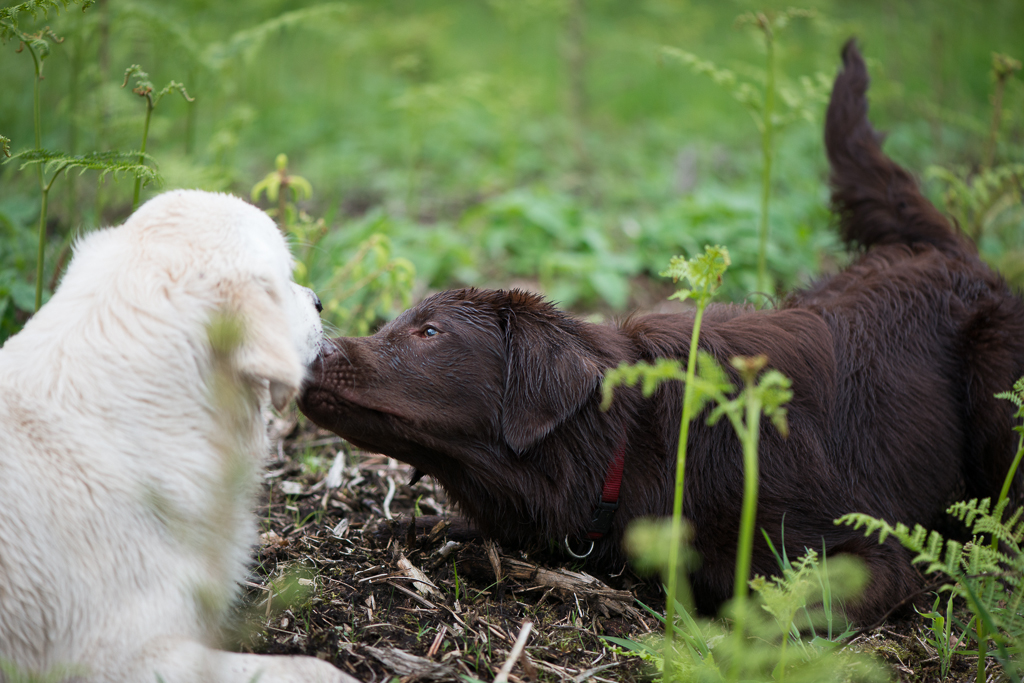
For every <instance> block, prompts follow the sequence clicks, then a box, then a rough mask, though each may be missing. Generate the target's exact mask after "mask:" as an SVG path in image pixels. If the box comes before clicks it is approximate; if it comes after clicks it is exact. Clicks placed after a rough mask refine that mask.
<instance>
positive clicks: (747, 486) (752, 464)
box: [733, 383, 761, 641]
mask: <svg viewBox="0 0 1024 683" xmlns="http://www.w3.org/2000/svg"><path fill="white" fill-rule="evenodd" d="M744 391H745V392H746V394H747V397H746V404H747V414H746V425H745V426H744V425H737V430H736V431H737V433H738V434H740V435H741V437H742V441H743V512H742V517H741V518H740V537H739V543H738V545H737V549H736V576H735V581H734V583H733V605H734V609H735V614H734V617H733V618H734V622H733V632H734V635H735V637H736V639H737V641H740V640H742V639H743V627H744V622H745V620H746V609H747V593H748V586H747V583H748V582H749V580H750V558H751V555H752V553H753V546H754V522H755V519H756V515H757V486H758V461H757V451H758V441H759V439H760V435H761V400H760V399H759V398H758V396H757V394H756V393H755V392H754V386H753V384H752V383H748V384H747V387H746V389H744Z"/></svg>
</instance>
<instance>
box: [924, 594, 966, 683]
mask: <svg viewBox="0 0 1024 683" xmlns="http://www.w3.org/2000/svg"><path fill="white" fill-rule="evenodd" d="M955 599H956V595H954V594H952V593H950V594H949V597H948V598H947V600H946V611H945V613H944V614H943V613H941V612H939V604H940V603H941V602H942V596H941V595H939V594H936V595H935V602H934V603H932V609H931V611H929V612H918V614H920V615H921V616H922V617H924V618H925V619H928V620H929V621H930V626H929V630H930V631H931V636H926V637H925V640H926V642H927V643H928V644H929V645H931V646H932V647H934V648H935V652H936V653H937V655H938V658H939V677H940V678H941V679H942V680H946V676H948V675H949V669H950V666H951V665H952V663H953V655H971V654H973V653H972V651H971V650H966V649H964V650H960V649H958V648H959V647H960V646H961V644H963V643H964V642H965V640H966V639H967V637H968V636H969V635H970V633H971V626H972V624H973V623H974V621H973V619H972V620H971V621H970V622H968V623H967V624H964V623H963V622H961V621H960V620H959V619H957V617H956V615H955V614H953V602H954V601H955ZM954 626H955V627H956V628H957V630H958V631H959V632H960V635H959V636H957V637H956V638H955V639H954V638H953V627H954Z"/></svg>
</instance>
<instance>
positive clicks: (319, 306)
mask: <svg viewBox="0 0 1024 683" xmlns="http://www.w3.org/2000/svg"><path fill="white" fill-rule="evenodd" d="M305 289H306V291H307V292H309V295H310V296H311V297H313V305H314V306H316V312H317V313H323V312H324V305H323V304H322V303H320V297H318V296H317V295H316V292H314V291H313V290H312V289H310V288H309V287H306V288H305Z"/></svg>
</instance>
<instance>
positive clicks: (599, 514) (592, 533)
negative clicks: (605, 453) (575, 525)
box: [587, 440, 626, 541]
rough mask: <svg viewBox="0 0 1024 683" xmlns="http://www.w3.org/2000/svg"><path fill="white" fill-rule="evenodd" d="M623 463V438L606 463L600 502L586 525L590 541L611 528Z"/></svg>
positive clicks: (624, 454) (624, 448) (624, 443)
mask: <svg viewBox="0 0 1024 683" xmlns="http://www.w3.org/2000/svg"><path fill="white" fill-rule="evenodd" d="M625 464H626V442H625V440H623V442H622V444H621V445H620V446H619V448H618V450H616V451H615V455H614V456H613V457H612V460H611V462H610V463H608V473H607V474H606V475H605V477H604V488H603V489H602V490H601V502H599V503H598V504H597V507H595V508H594V514H593V515H591V518H590V523H589V524H588V525H587V538H588V539H590V540H591V541H597V540H600V539H601V538H602V537H604V535H605V534H607V533H608V531H609V530H611V528H612V518H613V517H614V516H615V511H616V510H617V509H618V508H619V487H620V486H622V468H623V466H624V465H625Z"/></svg>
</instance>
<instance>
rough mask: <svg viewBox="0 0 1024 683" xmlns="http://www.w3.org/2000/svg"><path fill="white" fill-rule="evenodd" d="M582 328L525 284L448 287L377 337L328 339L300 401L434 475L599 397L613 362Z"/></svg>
mask: <svg viewBox="0 0 1024 683" xmlns="http://www.w3.org/2000/svg"><path fill="white" fill-rule="evenodd" d="M581 327H584V325H582V324H581V323H579V322H578V321H575V320H573V319H571V318H569V317H567V316H565V315H564V314H562V313H560V312H559V311H558V310H557V309H556V308H555V307H554V306H552V305H550V304H549V303H547V302H545V301H544V300H543V299H541V298H540V297H538V296H536V295H533V294H529V293H526V292H522V291H518V290H512V291H495V290H478V289H463V290H454V291H447V292H441V293H439V294H435V295H434V296H432V297H430V298H428V299H426V300H425V301H423V302H422V303H420V304H419V305H418V306H416V307H414V308H412V309H410V310H408V311H406V312H405V313H403V314H402V315H401V316H399V317H398V318H396V319H395V320H394V321H392V322H391V323H389V324H388V325H386V326H385V327H383V328H382V329H381V330H380V331H379V332H377V333H376V334H375V335H373V336H372V337H362V338H338V339H332V340H327V341H326V342H325V343H324V347H323V354H322V356H323V357H322V359H321V361H320V362H319V363H317V364H314V367H313V368H312V378H311V380H310V382H309V385H308V386H307V388H306V390H305V393H304V394H303V396H302V397H301V399H300V402H299V405H300V407H301V408H302V410H303V412H304V413H306V415H308V416H309V417H310V418H311V419H312V420H313V421H314V422H316V423H317V424H319V425H321V426H323V427H325V428H327V429H330V430H331V431H333V432H335V433H337V434H339V435H341V436H343V437H345V438H346V439H348V440H349V441H351V442H352V443H354V444H356V445H357V446H360V447H363V448H367V449H371V450H374V451H377V452H381V453H386V454H388V455H391V456H392V457H395V458H398V459H400V460H403V461H405V462H408V463H410V464H412V465H414V466H416V467H417V468H418V469H420V470H422V471H424V472H426V473H429V474H433V475H440V474H443V472H441V471H439V468H442V469H444V468H448V467H453V466H456V465H457V464H462V465H465V466H470V467H472V466H474V465H475V466H485V463H483V462H478V461H479V460H480V458H481V453H482V452H486V453H490V454H493V455H496V454H499V453H502V452H504V451H511V452H513V453H523V452H524V451H526V450H528V449H529V448H530V447H531V446H532V445H534V444H535V443H537V442H538V441H540V440H541V439H543V438H544V437H545V436H547V435H548V434H549V433H550V432H551V431H552V430H553V429H554V428H555V427H556V426H557V425H558V424H560V423H561V422H562V421H563V420H565V419H566V418H567V417H569V416H571V415H572V414H573V413H574V412H575V411H576V410H577V409H578V408H579V407H580V406H581V405H582V404H583V403H584V402H586V401H587V399H588V398H590V397H591V396H593V394H594V392H595V391H596V389H597V387H598V385H599V383H600V379H601V374H602V368H601V367H600V366H599V363H598V361H597V358H596V357H595V354H594V353H593V352H592V351H591V350H590V349H588V348H585V346H584V345H585V340H586V335H584V334H582V333H581V329H580V328H581ZM451 459H454V461H455V462H451ZM475 461H477V462H475ZM442 479H444V477H442Z"/></svg>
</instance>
